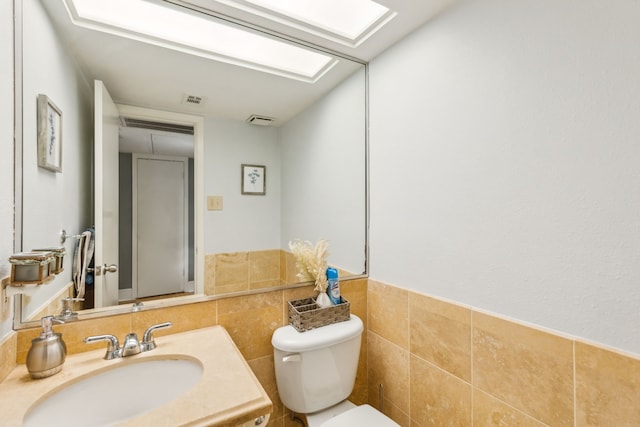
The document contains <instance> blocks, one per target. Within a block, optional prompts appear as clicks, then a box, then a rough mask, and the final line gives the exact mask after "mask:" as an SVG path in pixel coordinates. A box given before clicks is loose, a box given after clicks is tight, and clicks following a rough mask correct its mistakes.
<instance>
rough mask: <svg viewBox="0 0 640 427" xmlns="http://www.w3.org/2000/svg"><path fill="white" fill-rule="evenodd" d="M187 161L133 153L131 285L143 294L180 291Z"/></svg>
mask: <svg viewBox="0 0 640 427" xmlns="http://www.w3.org/2000/svg"><path fill="white" fill-rule="evenodd" d="M187 168H188V162H187V159H186V158H181V157H168V156H145V155H141V154H134V156H133V233H134V234H133V239H132V240H133V258H134V259H133V263H132V269H133V288H134V290H136V289H137V290H136V297H137V298H143V297H149V296H156V295H166V294H172V293H177V292H183V291H184V289H185V286H186V284H187V280H188V269H187V266H188V243H189V242H188V220H187V216H188V202H189V200H188V181H187V172H188V170H187Z"/></svg>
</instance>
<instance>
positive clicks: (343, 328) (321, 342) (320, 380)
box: [271, 314, 399, 427]
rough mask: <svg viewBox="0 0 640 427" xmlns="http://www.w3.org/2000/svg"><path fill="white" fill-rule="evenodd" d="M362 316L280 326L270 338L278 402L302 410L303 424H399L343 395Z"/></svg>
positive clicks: (352, 373) (351, 378)
mask: <svg viewBox="0 0 640 427" xmlns="http://www.w3.org/2000/svg"><path fill="white" fill-rule="evenodd" d="M362 330H363V327H362V320H360V318H359V317H357V316H355V315H353V314H352V315H351V319H350V320H347V321H345V322H339V323H334V324H332V325H327V326H323V327H321V328H317V329H312V330H310V331H306V332H298V331H296V330H295V329H294V328H293V326H291V325H288V326H283V327H280V328H278V329H276V331H275V332H274V333H273V337H272V339H271V344H272V345H273V355H274V360H275V369H276V382H277V384H278V392H279V394H280V399H281V400H282V403H284V405H285V406H286V407H287V408H289V409H290V410H292V411H294V412H297V413H299V414H305V415H306V417H307V424H308V427H320V426H322V427H353V426H372V427H399V425H398V424H396V423H395V422H393V421H392V420H391V419H390V418H388V417H387V416H385V415H384V414H382V413H381V412H379V411H377V410H376V409H374V408H373V407H371V406H369V405H362V406H356V405H354V404H353V403H351V402H349V401H348V400H347V397H349V395H350V394H351V391H352V390H353V385H354V383H355V380H356V371H357V369H358V358H359V355H360V337H361V335H362Z"/></svg>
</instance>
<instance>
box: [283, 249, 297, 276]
mask: <svg viewBox="0 0 640 427" xmlns="http://www.w3.org/2000/svg"><path fill="white" fill-rule="evenodd" d="M281 257H282V258H281V261H280V262H281V267H282V268H283V269H284V270H283V271H281V273H280V274H281V275H282V277H283V279H284V281H285V283H298V282H300V279H298V267H296V259H295V257H294V256H293V254H292V253H291V252H287V251H282V252H281Z"/></svg>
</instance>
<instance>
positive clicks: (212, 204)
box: [207, 196, 222, 211]
mask: <svg viewBox="0 0 640 427" xmlns="http://www.w3.org/2000/svg"><path fill="white" fill-rule="evenodd" d="M207 210H210V211H221V210H222V196H208V197H207Z"/></svg>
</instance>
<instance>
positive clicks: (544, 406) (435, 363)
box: [367, 280, 640, 427]
mask: <svg viewBox="0 0 640 427" xmlns="http://www.w3.org/2000/svg"><path fill="white" fill-rule="evenodd" d="M368 299H369V306H368V316H369V321H368V325H369V327H368V337H367V339H368V356H369V363H368V367H369V375H368V388H369V392H368V398H369V403H370V404H371V405H373V406H375V407H378V408H381V407H382V409H383V412H385V413H386V414H388V415H389V416H390V417H391V418H393V419H394V420H395V421H396V422H397V423H398V424H400V425H401V426H403V427H409V426H411V427H426V426H483V427H484V426H532V427H533V426H629V427H631V426H640V409H639V408H640V359H639V358H637V357H634V356H630V355H624V354H621V353H620V352H617V351H614V350H611V349H606V348H602V347H599V346H597V345H593V344H589V343H585V342H582V341H580V340H578V339H572V338H567V337H565V336H561V335H559V334H554V333H551V332H548V331H545V330H542V329H538V328H535V327H531V326H528V325H524V324H521V323H518V322H514V321H510V320H505V319H503V318H500V317H497V316H493V315H490V314H487V313H484V312H481V311H479V310H475V309H473V308H471V307H466V306H462V305H458V304H455V303H451V302H446V301H442V300H438V299H435V298H431V297H429V296H426V295H423V294H420V293H417V292H413V291H408V290H404V289H401V288H399V287H396V286H392V285H388V284H384V283H381V282H376V281H374V280H370V281H369V286H368ZM380 383H382V384H383V390H384V398H383V399H382V400H381V399H380V393H379V384H380Z"/></svg>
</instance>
